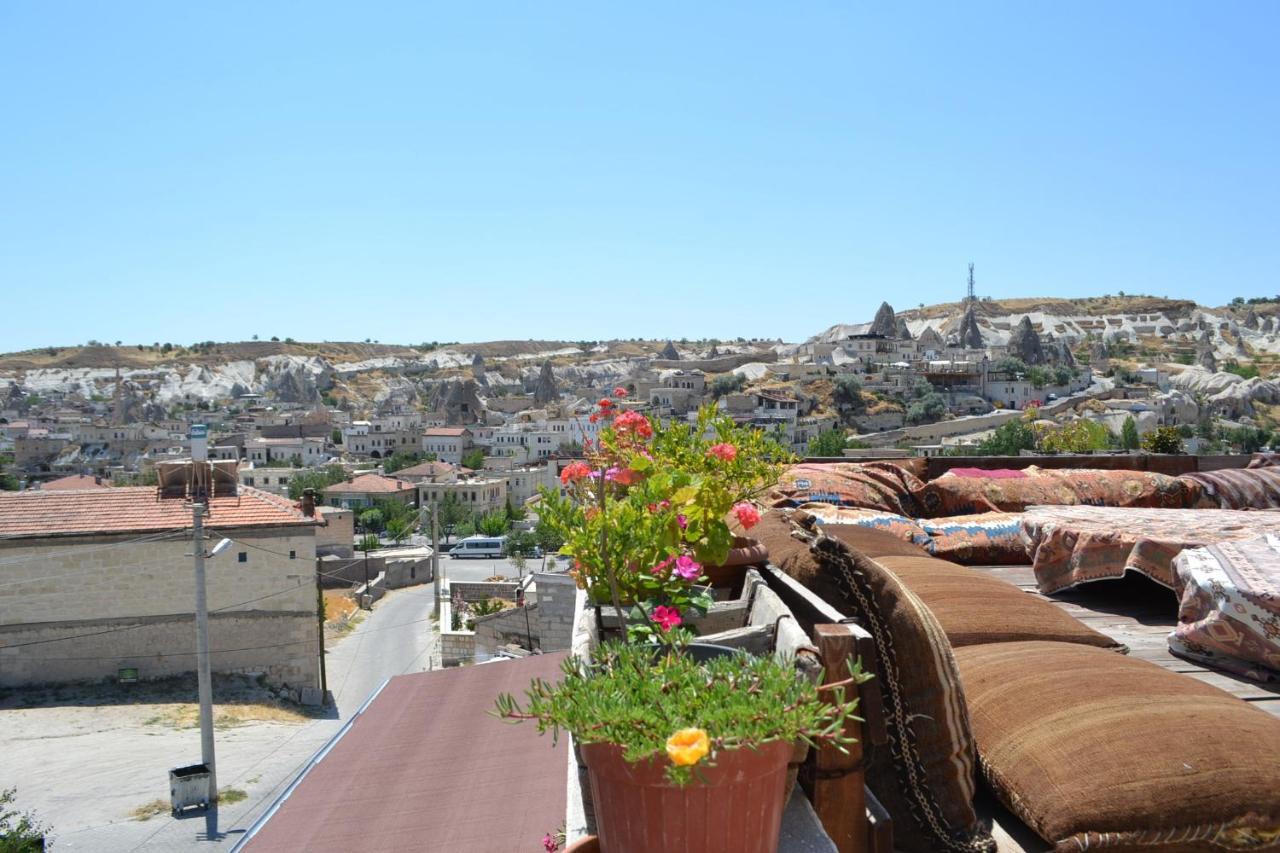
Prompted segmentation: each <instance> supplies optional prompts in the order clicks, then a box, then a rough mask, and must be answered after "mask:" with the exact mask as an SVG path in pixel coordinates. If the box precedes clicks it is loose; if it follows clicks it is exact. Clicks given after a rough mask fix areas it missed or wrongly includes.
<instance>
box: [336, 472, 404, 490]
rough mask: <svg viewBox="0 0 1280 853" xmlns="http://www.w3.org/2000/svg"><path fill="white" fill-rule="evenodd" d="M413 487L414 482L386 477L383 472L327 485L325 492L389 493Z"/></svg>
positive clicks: (362, 475)
mask: <svg viewBox="0 0 1280 853" xmlns="http://www.w3.org/2000/svg"><path fill="white" fill-rule="evenodd" d="M413 489H414V485H413V483H410V482H408V481H406V480H401V479H398V478H396V477H384V476H382V475H381V474H361V475H360V476H358V477H355V478H353V479H350V480H347V481H346V482H343V483H334V484H333V485H332V486H325V487H324V493H325V494H326V495H342V494H359V495H368V494H388V495H389V494H393V493H395V492H411V491H413Z"/></svg>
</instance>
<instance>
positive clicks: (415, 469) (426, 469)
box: [396, 461, 458, 477]
mask: <svg viewBox="0 0 1280 853" xmlns="http://www.w3.org/2000/svg"><path fill="white" fill-rule="evenodd" d="M457 470H458V469H457V467H456V466H454V465H450V464H449V463H448V462H440V461H433V462H421V463H419V464H417V465H414V466H412V467H411V468H401V469H400V470H399V471H397V472H396V476H397V477H438V476H440V475H441V474H452V473H454V472H455V471H457Z"/></svg>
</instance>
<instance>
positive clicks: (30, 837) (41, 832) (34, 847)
mask: <svg viewBox="0 0 1280 853" xmlns="http://www.w3.org/2000/svg"><path fill="white" fill-rule="evenodd" d="M17 794H18V789H17V788H7V789H5V790H3V791H0V851H3V853H39V852H40V851H42V850H44V849H45V847H44V837H45V835H46V834H47V833H48V832H49V827H47V826H43V825H41V824H40V822H39V821H38V820H36V818H35V815H33V814H32V813H31V812H19V811H16V810H14V809H13V808H11V806H12V805H13V801H14V799H15V798H16V797H17Z"/></svg>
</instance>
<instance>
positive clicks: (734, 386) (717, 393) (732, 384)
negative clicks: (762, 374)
mask: <svg viewBox="0 0 1280 853" xmlns="http://www.w3.org/2000/svg"><path fill="white" fill-rule="evenodd" d="M746 386H747V377H745V376H743V375H742V374H741V373H726V374H725V375H724V376H717V377H716V378H715V379H712V380H711V396H712V397H714V398H715V399H717V400H719V399H720V398H721V397H723V396H724V395H726V394H736V393H738V392H739V391H741V390H742V389H743V388H745V387H746Z"/></svg>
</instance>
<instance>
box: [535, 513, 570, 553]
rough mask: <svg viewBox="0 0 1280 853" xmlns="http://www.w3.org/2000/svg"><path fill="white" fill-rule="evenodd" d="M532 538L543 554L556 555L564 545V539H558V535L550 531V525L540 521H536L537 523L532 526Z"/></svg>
mask: <svg viewBox="0 0 1280 853" xmlns="http://www.w3.org/2000/svg"><path fill="white" fill-rule="evenodd" d="M533 537H534V539H535V540H537V543H538V547H539V548H541V549H542V551H543V553H544V554H555V553H558V552H559V550H560V546H562V545H564V539H562V538H560V534H558V533H556V532H555V531H554V530H552V529H551V527H550V525H548V524H547V523H546V522H545V521H543V520H542V519H538V523H537V524H536V525H534V528H533Z"/></svg>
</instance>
